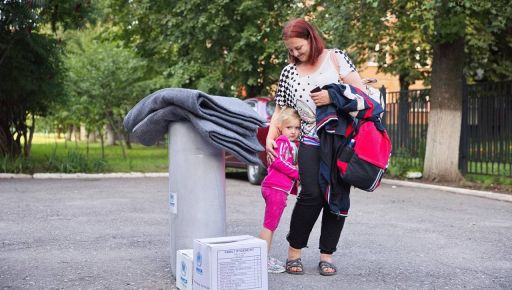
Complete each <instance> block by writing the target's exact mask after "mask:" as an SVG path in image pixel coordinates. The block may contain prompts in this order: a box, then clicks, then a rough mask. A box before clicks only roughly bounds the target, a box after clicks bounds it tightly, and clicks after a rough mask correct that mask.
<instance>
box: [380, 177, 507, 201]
mask: <svg viewBox="0 0 512 290" xmlns="http://www.w3.org/2000/svg"><path fill="white" fill-rule="evenodd" d="M382 183H384V184H389V185H397V186H407V187H416V188H428V189H437V190H442V191H447V192H452V193H457V194H464V195H471V196H477V197H483V198H489V199H495V200H501V201H507V202H512V195H509V194H504V193H497V192H491V191H482V190H474V189H466V188H460V187H451V186H444V185H435V184H426V183H420V182H412V181H404V180H395V179H386V178H384V179H382Z"/></svg>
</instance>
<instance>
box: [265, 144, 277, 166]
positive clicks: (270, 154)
mask: <svg viewBox="0 0 512 290" xmlns="http://www.w3.org/2000/svg"><path fill="white" fill-rule="evenodd" d="M275 148H277V144H276V141H275V140H273V139H271V138H267V140H266V144H265V151H267V164H268V165H270V163H272V162H273V161H274V160H275V159H276V157H277V153H276V150H275Z"/></svg>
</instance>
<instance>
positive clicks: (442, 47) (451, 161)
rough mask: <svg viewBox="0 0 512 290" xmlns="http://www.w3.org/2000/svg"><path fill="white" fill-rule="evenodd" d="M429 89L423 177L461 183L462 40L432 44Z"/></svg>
mask: <svg viewBox="0 0 512 290" xmlns="http://www.w3.org/2000/svg"><path fill="white" fill-rule="evenodd" d="M433 49H434V54H433V60H432V89H431V93H430V97H431V99H430V113H429V120H428V133H427V148H426V153H425V165H424V169H423V175H424V176H425V178H426V179H428V180H432V181H460V180H461V179H462V175H461V173H460V171H459V144H460V130H461V121H462V93H463V81H464V77H463V68H464V39H463V38H462V37H461V38H459V39H457V40H455V41H453V42H450V43H442V44H439V43H438V44H434V45H433Z"/></svg>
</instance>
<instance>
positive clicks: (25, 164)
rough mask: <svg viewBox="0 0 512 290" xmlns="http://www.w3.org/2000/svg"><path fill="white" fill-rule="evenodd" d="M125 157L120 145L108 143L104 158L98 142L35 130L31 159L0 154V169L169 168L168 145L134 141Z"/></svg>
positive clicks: (94, 170)
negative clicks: (79, 140) (38, 132)
mask: <svg viewBox="0 0 512 290" xmlns="http://www.w3.org/2000/svg"><path fill="white" fill-rule="evenodd" d="M126 155H127V157H126V158H123V155H122V150H121V146H119V145H117V146H105V159H102V158H101V145H100V144H99V143H89V152H87V143H86V142H85V141H81V142H65V141H64V140H63V139H56V138H55V137H54V136H52V135H43V134H36V135H35V136H34V140H33V143H32V150H31V154H30V157H29V158H28V159H16V160H12V159H10V158H0V172H12V173H35V172H65V173H77V172H88V173H93V172H167V171H168V157H167V145H166V144H163V145H160V146H149V147H146V146H143V145H139V144H133V148H132V149H130V150H126Z"/></svg>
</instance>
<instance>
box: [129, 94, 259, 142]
mask: <svg viewBox="0 0 512 290" xmlns="http://www.w3.org/2000/svg"><path fill="white" fill-rule="evenodd" d="M169 106H178V107H180V108H183V109H184V110H186V111H188V112H190V113H192V114H194V115H196V116H197V117H198V118H201V119H205V120H209V121H210V122H212V123H215V124H217V125H219V126H222V127H225V128H227V129H229V130H231V131H234V132H237V133H239V134H241V135H250V134H253V131H255V130H256V129H257V128H258V127H262V126H264V124H265V120H262V119H261V118H260V117H259V115H258V114H257V113H256V111H254V110H253V109H252V108H251V107H249V106H248V105H247V104H246V103H245V102H243V101H242V100H240V99H238V98H233V97H222V96H211V95H208V94H206V93H204V92H201V91H198V90H191V89H182V88H166V89H161V90H158V91H156V92H154V93H152V94H150V95H148V96H146V97H145V98H144V99H142V100H141V101H140V102H139V103H138V104H137V105H135V107H134V108H133V109H132V110H130V112H128V114H127V115H126V117H125V119H124V126H125V127H126V128H127V129H128V130H131V129H132V128H134V127H135V126H136V125H137V124H138V123H139V122H141V121H142V120H143V119H144V118H146V117H147V116H148V115H149V114H151V113H152V112H154V111H157V110H160V109H162V108H165V107H169Z"/></svg>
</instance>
